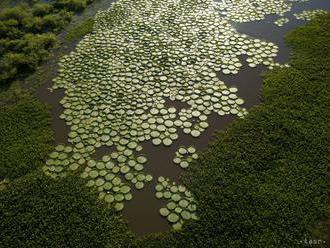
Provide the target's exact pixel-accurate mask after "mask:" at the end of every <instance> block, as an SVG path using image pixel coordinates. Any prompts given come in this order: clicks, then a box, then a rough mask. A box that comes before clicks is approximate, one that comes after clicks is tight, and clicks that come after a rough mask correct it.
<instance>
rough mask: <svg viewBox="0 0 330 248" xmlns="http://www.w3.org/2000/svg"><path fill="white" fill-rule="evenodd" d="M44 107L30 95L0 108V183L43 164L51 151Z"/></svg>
mask: <svg viewBox="0 0 330 248" xmlns="http://www.w3.org/2000/svg"><path fill="white" fill-rule="evenodd" d="M49 125H50V114H49V110H48V108H47V107H46V106H45V105H44V104H42V103H40V102H39V101H37V100H36V99H34V98H32V97H30V96H24V97H18V99H16V100H15V102H14V103H12V104H9V105H4V106H0V133H1V139H0V180H2V179H4V178H10V179H12V178H16V177H20V176H23V175H25V174H27V173H28V172H31V171H33V170H35V169H36V168H37V167H40V166H42V165H43V164H44V160H45V158H46V157H47V156H48V154H49V152H50V151H51V150H52V146H51V145H50V141H51V140H52V132H51V131H50V128H49Z"/></svg>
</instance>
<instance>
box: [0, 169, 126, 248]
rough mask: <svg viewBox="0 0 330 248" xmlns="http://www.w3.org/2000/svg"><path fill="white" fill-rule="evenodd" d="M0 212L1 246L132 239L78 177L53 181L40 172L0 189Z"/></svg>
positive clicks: (113, 243) (90, 245) (37, 247)
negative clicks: (0, 190)
mask: <svg viewBox="0 0 330 248" xmlns="http://www.w3.org/2000/svg"><path fill="white" fill-rule="evenodd" d="M0 216H1V222H0V233H1V235H0V237H1V238H0V247H6V248H17V247H24V248H45V247H52V248H68V247H71V248H74V247H77V248H78V247H79V248H95V247H99V248H105V247H109V248H110V247H126V243H127V242H130V237H131V235H130V233H129V232H128V229H127V227H126V225H125V223H123V221H122V220H121V219H120V218H119V215H118V214H117V213H114V210H113V209H110V208H109V207H108V206H107V205H106V204H105V203H104V202H101V201H100V200H97V193H96V192H91V190H90V189H89V188H87V187H86V186H85V182H83V181H82V179H79V178H74V177H70V178H66V179H63V180H58V181H56V180H53V179H51V178H50V177H48V176H46V175H44V174H43V172H41V171H39V170H37V171H35V172H33V173H31V174H28V175H26V176H23V177H21V178H19V179H17V180H15V181H14V182H12V183H11V184H10V185H9V186H7V188H6V189H4V190H3V191H2V192H0ZM109 244H110V246H108V245H109Z"/></svg>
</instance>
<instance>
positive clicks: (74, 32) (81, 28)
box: [64, 18, 94, 42]
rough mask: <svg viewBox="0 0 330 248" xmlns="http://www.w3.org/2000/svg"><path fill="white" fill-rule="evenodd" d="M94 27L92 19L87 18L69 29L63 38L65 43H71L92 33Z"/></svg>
mask: <svg viewBox="0 0 330 248" xmlns="http://www.w3.org/2000/svg"><path fill="white" fill-rule="evenodd" d="M93 25H94V19H93V18H89V19H87V20H85V21H83V22H81V23H79V24H77V25H75V26H74V27H72V28H70V29H69V30H68V32H67V35H66V36H65V39H64V41H65V42H72V41H75V40H78V39H80V38H82V37H83V36H85V35H86V34H88V33H90V32H92V30H93Z"/></svg>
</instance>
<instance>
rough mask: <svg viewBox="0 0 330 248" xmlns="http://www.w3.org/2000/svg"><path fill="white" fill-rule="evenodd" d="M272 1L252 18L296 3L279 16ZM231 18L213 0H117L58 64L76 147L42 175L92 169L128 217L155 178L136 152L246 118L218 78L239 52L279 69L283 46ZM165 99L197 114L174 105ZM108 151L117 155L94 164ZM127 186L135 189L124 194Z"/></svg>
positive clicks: (54, 157) (61, 149)
mask: <svg viewBox="0 0 330 248" xmlns="http://www.w3.org/2000/svg"><path fill="white" fill-rule="evenodd" d="M264 4H265V5H266V6H265V9H266V11H264V12H262V13H263V14H256V15H255V14H253V13H255V12H251V13H250V12H247V13H246V15H247V16H248V15H251V18H252V19H253V18H261V16H263V15H265V14H267V13H270V12H276V13H277V12H279V13H282V12H283V11H285V10H286V9H287V8H288V6H289V5H285V4H284V2H283V4H282V1H280V2H279V4H276V8H277V9H276V10H275V9H274V6H275V4H274V3H273V2H270V3H269V4H268V3H267V1H265V3H264ZM267 6H268V7H267ZM257 13H259V12H257ZM251 18H250V19H251ZM228 19H232V20H235V18H234V17H231V16H230V15H228V16H227V18H223V17H221V16H220V15H219V11H218V6H217V5H215V4H214V2H213V1H210V0H189V1H176V0H166V1H159V0H150V1H147V0H145V1H138V2H136V1H131V0H119V1H117V2H116V3H115V4H113V6H112V8H111V9H109V10H106V11H100V12H98V14H97V15H96V17H95V24H94V30H93V32H92V33H91V34H88V35H86V36H85V37H84V39H83V40H82V41H81V42H80V43H79V44H78V45H77V47H76V50H75V51H74V52H71V53H70V54H69V55H66V56H64V57H63V58H62V59H61V61H60V62H59V67H60V68H59V70H58V72H59V74H58V76H57V77H56V78H55V79H54V85H53V89H58V88H63V89H65V96H64V98H63V99H62V100H61V101H60V103H61V104H62V105H63V107H64V108H65V110H64V111H63V113H62V114H61V116H60V118H62V119H64V120H65V122H66V124H67V125H68V126H70V133H69V138H68V142H69V143H70V146H67V147H66V146H62V145H59V146H58V147H57V148H56V150H55V151H54V152H53V153H51V154H50V159H49V160H48V161H47V166H46V167H44V171H45V172H46V173H47V174H49V175H51V176H52V177H64V176H66V175H67V174H68V171H76V170H77V171H79V173H80V172H81V171H82V170H78V168H80V167H85V168H83V169H85V170H83V172H82V174H81V176H82V177H83V178H86V180H87V185H88V186H90V187H97V188H98V189H99V191H100V198H102V199H104V200H105V201H107V202H109V203H114V202H116V204H117V205H116V206H117V207H116V208H117V209H118V210H120V209H122V207H123V205H122V203H123V201H124V200H129V199H131V198H132V197H131V195H130V194H131V193H130V192H131V191H130V190H131V187H135V188H136V189H142V188H143V187H144V185H145V183H147V182H148V181H150V180H152V177H151V175H146V174H144V173H143V169H144V165H145V162H146V160H147V158H145V157H144V156H141V155H137V154H138V153H140V152H141V151H142V146H141V145H140V143H141V142H143V141H151V142H152V143H153V144H154V145H155V146H170V145H171V144H172V143H173V142H174V141H175V140H177V139H178V129H179V128H180V129H182V130H183V132H184V133H185V134H187V135H191V136H192V137H195V138H197V137H199V136H200V135H201V133H203V132H204V131H205V129H206V128H207V127H208V123H207V119H208V116H209V115H210V114H211V113H217V114H218V115H219V116H224V115H229V114H231V115H236V116H238V117H244V116H245V115H246V114H247V110H246V109H245V108H244V107H243V105H244V100H243V99H242V98H240V97H239V95H238V89H237V88H235V87H227V86H226V85H225V83H224V82H222V81H221V80H219V79H218V77H217V73H223V74H226V75H228V74H237V73H238V72H239V71H240V70H241V69H242V67H243V63H242V60H243V58H242V56H241V55H246V56H244V59H245V61H246V62H247V63H248V66H250V67H256V66H257V65H261V64H262V65H265V66H267V67H268V68H270V69H272V68H273V67H274V66H279V64H278V63H275V62H274V58H275V57H276V56H277V53H278V47H277V46H276V45H275V44H273V43H271V42H266V41H262V40H259V39H253V38H251V37H248V36H247V35H244V34H240V33H238V32H237V31H236V30H235V29H234V28H233V27H232V26H231V24H230V23H229V21H228ZM166 98H169V99H171V100H178V101H181V102H185V103H187V104H188V105H189V107H188V108H183V109H181V110H180V111H177V109H176V108H174V107H169V108H168V107H166V106H165V99H166ZM101 146H107V147H114V148H115V151H114V152H113V153H112V154H108V155H106V156H104V157H103V158H102V160H100V161H97V160H93V159H92V155H93V154H94V153H95V151H96V149H98V148H99V147H101ZM184 166H185V163H184ZM113 180H115V182H116V184H114V181H113ZM106 183H107V184H106ZM105 185H106V187H105ZM124 186H125V189H127V188H126V186H127V187H129V189H130V190H129V191H127V193H125V194H123V193H118V192H121V191H120V189H121V188H122V187H124ZM118 194H120V196H117V195H118ZM116 196H117V199H116ZM112 197H113V198H114V200H115V201H112Z"/></svg>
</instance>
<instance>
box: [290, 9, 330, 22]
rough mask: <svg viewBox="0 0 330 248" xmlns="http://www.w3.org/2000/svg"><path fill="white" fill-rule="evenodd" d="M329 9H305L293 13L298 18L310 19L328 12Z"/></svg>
mask: <svg viewBox="0 0 330 248" xmlns="http://www.w3.org/2000/svg"><path fill="white" fill-rule="evenodd" d="M326 13H328V11H326V10H323V9H313V10H304V11H302V12H300V13H295V14H293V15H294V16H295V17H296V18H297V19H298V20H304V21H310V20H312V19H313V18H314V17H315V16H318V15H322V14H326Z"/></svg>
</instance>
